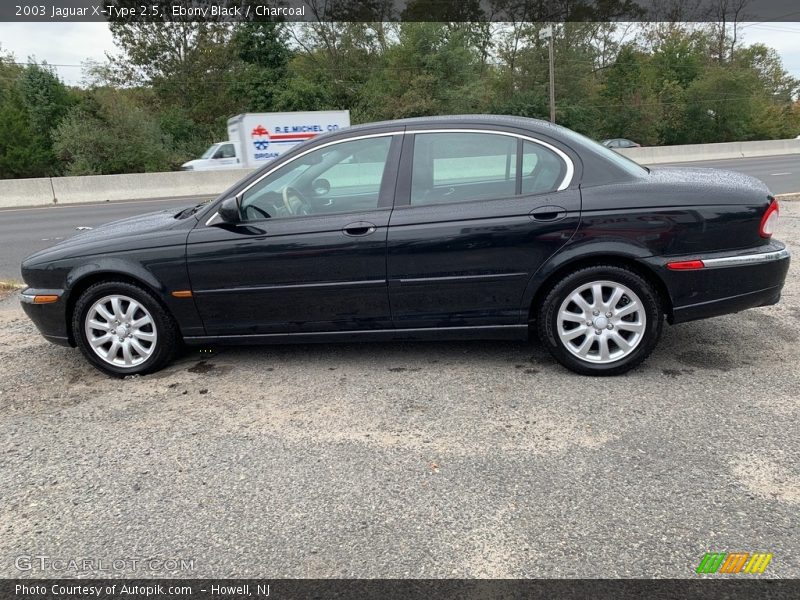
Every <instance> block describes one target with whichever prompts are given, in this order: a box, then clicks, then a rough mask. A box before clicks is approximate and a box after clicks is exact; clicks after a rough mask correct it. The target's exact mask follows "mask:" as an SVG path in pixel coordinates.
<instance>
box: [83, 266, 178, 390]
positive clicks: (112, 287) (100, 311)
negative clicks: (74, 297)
mask: <svg viewBox="0 0 800 600" xmlns="http://www.w3.org/2000/svg"><path fill="white" fill-rule="evenodd" d="M72 333H73V335H74V336H75V341H76V343H77V344H78V347H79V348H80V349H81V352H83V354H84V356H85V357H86V358H87V359H88V360H89V362H90V363H92V365H94V366H95V367H97V368H98V369H100V370H101V371H103V372H105V373H108V374H109V375H114V376H117V377H124V376H125V375H143V374H146V373H152V372H153V371H157V370H158V369H160V368H162V367H163V366H164V365H166V364H167V363H168V362H169V361H170V360H171V359H172V357H173V356H174V354H175V351H176V349H177V347H178V333H177V329H176V327H175V323H174V322H173V320H172V317H171V316H170V315H169V313H168V312H167V311H166V309H165V308H164V307H163V306H162V305H161V303H160V302H159V301H158V300H157V299H156V298H155V296H153V294H152V293H150V292H149V291H148V290H146V289H144V288H142V287H139V286H138V285H134V284H131V283H128V282H124V281H107V282H102V283H96V284H94V285H92V286H90V287H89V288H88V289H87V290H86V291H84V292H83V293H82V294H81V295H80V297H79V298H78V301H77V303H76V304H75V310H74V312H73V318H72Z"/></svg>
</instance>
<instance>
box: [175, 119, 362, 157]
mask: <svg viewBox="0 0 800 600" xmlns="http://www.w3.org/2000/svg"><path fill="white" fill-rule="evenodd" d="M349 126H350V111H347V110H330V111H309V112H290V113H245V114H242V115H236V116H235V117H231V118H230V119H228V141H226V142H217V143H216V144H213V145H212V146H211V147H210V148H209V149H208V150H206V151H205V152H204V153H203V155H202V156H201V157H200V158H197V159H195V160H190V161H189V162H186V163H184V164H183V165H181V169H182V170H184V171H211V170H215V169H250V168H256V167H259V166H261V165H263V164H265V163H267V162H269V161H271V160H274V159H276V158H278V157H279V156H280V155H281V154H283V153H284V152H286V151H287V150H289V149H290V148H293V147H294V146H296V145H297V144H300V143H302V142H304V141H306V140H309V139H311V138H313V137H314V136H317V135H319V134H320V133H326V132H328V131H337V130H338V129H342V128H344V127H349Z"/></svg>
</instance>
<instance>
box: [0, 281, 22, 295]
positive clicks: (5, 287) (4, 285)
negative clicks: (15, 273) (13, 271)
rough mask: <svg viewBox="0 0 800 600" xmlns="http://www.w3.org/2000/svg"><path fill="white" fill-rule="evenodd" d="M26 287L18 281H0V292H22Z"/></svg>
mask: <svg viewBox="0 0 800 600" xmlns="http://www.w3.org/2000/svg"><path fill="white" fill-rule="evenodd" d="M24 287H25V284H23V283H22V282H21V281H17V280H16V279H8V280H2V279H0V291H4V292H6V291H13V290H21V289H22V288H24Z"/></svg>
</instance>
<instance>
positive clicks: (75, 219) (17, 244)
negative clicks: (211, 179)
mask: <svg viewBox="0 0 800 600" xmlns="http://www.w3.org/2000/svg"><path fill="white" fill-rule="evenodd" d="M207 198H208V197H207V196H206V197H200V198H198V199H193V198H167V199H160V200H145V201H141V202H140V201H136V202H104V203H100V204H72V205H69V204H68V205H62V206H58V205H56V206H47V207H39V208H8V209H0V240H2V249H0V280H8V279H12V280H18V279H21V276H20V272H19V265H20V263H21V262H22V259H23V258H25V257H26V256H28V255H30V254H33V253H34V252H36V251H37V250H41V249H43V248H47V247H48V246H52V245H53V244H55V243H57V242H59V241H60V240H63V239H65V238H67V237H71V236H73V235H75V234H76V233H78V231H76V229H75V228H76V227H96V226H97V225H102V224H103V223H109V222H111V221H116V220H118V219H124V218H126V217H132V216H134V215H139V214H144V213H147V212H152V211H156V210H162V209H165V208H172V207H174V208H176V209H177V208H181V207H183V206H191V205H192V204H193V203H197V202H200V201H201V200H204V199H207Z"/></svg>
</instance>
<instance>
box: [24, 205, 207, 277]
mask: <svg viewBox="0 0 800 600" xmlns="http://www.w3.org/2000/svg"><path fill="white" fill-rule="evenodd" d="M191 206H193V205H190V206H184V207H179V208H171V209H166V210H160V211H157V212H151V213H146V214H143V215H137V216H134V217H127V218H125V219H120V220H118V221H112V222H110V223H106V224H104V225H100V226H98V227H95V228H94V229H91V230H89V231H83V232H81V233H79V234H77V235H74V236H72V237H70V238H67V239H66V240H64V241H62V242H59V243H58V244H55V245H54V246H50V247H49V248H45V249H44V250H40V251H38V252H35V253H34V254H31V255H30V256H29V257H27V258H26V259H25V260H24V262H25V263H36V262H40V261H42V260H52V259H54V258H63V257H66V256H77V255H81V254H93V253H95V252H98V251H101V250H103V251H104V250H107V249H112V246H113V245H117V244H120V243H127V246H128V248H131V245H130V243H129V242H130V240H131V238H137V239H141V240H142V244H141V245H142V246H148V245H151V244H152V237H153V235H158V233H159V232H162V231H168V230H172V229H174V228H175V227H176V226H182V225H184V224H185V222H186V221H187V220H191V221H192V223H194V222H196V221H195V219H194V218H192V217H189V218H188V219H179V218H177V215H179V214H180V213H181V212H183V211H184V210H186V209H187V208H191ZM95 246H97V247H98V248H97V250H95V249H94V247H95Z"/></svg>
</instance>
